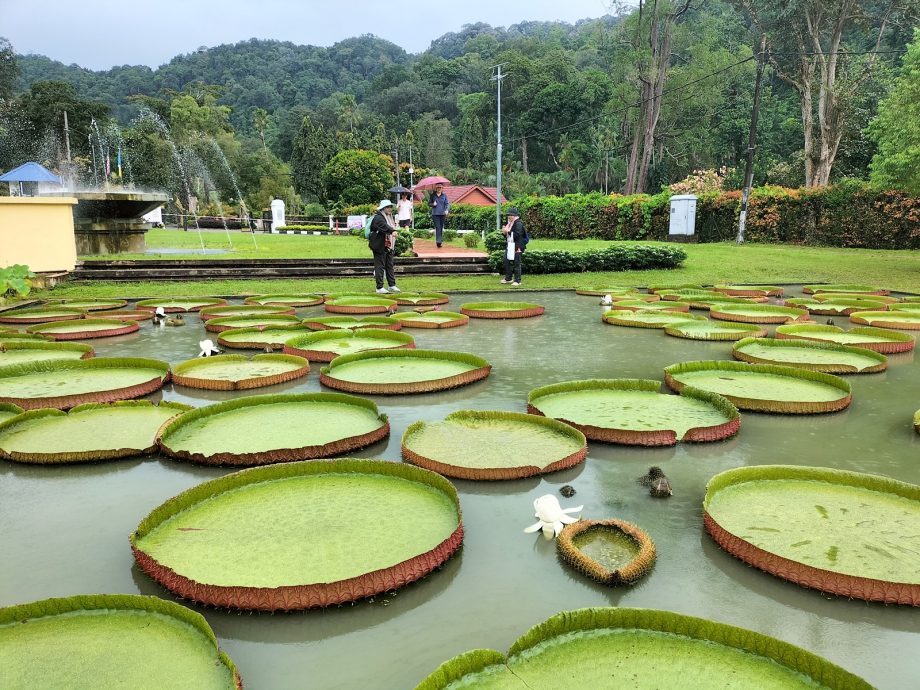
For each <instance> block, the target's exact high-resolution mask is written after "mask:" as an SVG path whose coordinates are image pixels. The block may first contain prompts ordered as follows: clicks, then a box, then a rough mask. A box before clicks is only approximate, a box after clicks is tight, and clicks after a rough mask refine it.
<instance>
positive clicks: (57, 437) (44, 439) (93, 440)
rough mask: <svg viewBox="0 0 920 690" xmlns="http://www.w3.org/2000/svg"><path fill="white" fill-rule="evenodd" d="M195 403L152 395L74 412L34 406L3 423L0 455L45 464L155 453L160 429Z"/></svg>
mask: <svg viewBox="0 0 920 690" xmlns="http://www.w3.org/2000/svg"><path fill="white" fill-rule="evenodd" d="M191 409H192V408H191V407H189V406H188V405H180V404H179V403H173V402H161V403H160V404H159V405H154V404H153V403H150V402H148V401H146V400H129V401H123V402H116V403H105V404H100V403H89V404H87V405H79V406H77V407H75V408H73V409H72V410H70V412H62V411H61V410H51V409H49V410H32V411H30V412H26V413H25V414H22V415H20V416H19V417H16V418H15V419H12V420H9V421H7V422H5V423H3V424H0V457H2V458H4V459H5V460H14V461H16V462H26V463H34V464H41V465H45V464H47V465H52V464H63V463H71V462H95V461H99V460H113V459H115V458H127V457H131V456H134V455H144V454H146V453H152V452H153V451H154V450H155V449H156V435H157V430H158V429H159V428H160V427H161V426H162V425H163V424H164V423H165V422H167V421H169V420H170V419H172V418H173V417H175V416H177V415H179V414H182V413H183V412H186V411H188V410H191Z"/></svg>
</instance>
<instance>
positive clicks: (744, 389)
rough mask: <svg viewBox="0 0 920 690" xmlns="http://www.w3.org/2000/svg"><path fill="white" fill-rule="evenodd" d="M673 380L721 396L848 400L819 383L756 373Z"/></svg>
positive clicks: (718, 372)
mask: <svg viewBox="0 0 920 690" xmlns="http://www.w3.org/2000/svg"><path fill="white" fill-rule="evenodd" d="M674 378H675V379H677V380H678V381H680V382H681V383H685V384H687V385H688V386H696V387H697V388H702V389H703V390H707V391H712V392H713V393H719V394H720V395H731V396H735V397H738V398H751V399H753V400H783V401H787V402H793V401H795V402H829V401H831V400H840V398H844V397H846V393H845V392H844V391H842V390H841V389H839V388H835V387H834V386H829V385H827V384H826V383H821V382H819V381H808V380H806V379H799V378H793V377H791V376H781V375H779V374H764V373H760V372H753V371H732V370H729V369H724V370H718V369H717V370H709V371H689V372H684V373H681V374H675V375H674Z"/></svg>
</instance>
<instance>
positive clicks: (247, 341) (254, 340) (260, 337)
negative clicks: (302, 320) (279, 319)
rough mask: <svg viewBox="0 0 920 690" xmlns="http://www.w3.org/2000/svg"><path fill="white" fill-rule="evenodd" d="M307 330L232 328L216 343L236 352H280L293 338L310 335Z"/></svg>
mask: <svg viewBox="0 0 920 690" xmlns="http://www.w3.org/2000/svg"><path fill="white" fill-rule="evenodd" d="M312 332H313V331H311V330H310V329H309V328H306V327H305V326H303V325H302V324H301V325H295V326H268V327H267V328H234V329H231V330H229V331H223V332H221V333H220V334H219V335H218V336H217V342H218V343H219V344H221V345H223V346H224V347H230V348H234V349H238V350H280V349H281V348H283V347H284V345H285V343H288V342H290V341H291V340H293V339H294V338H299V337H300V336H302V335H308V334H309V333H312Z"/></svg>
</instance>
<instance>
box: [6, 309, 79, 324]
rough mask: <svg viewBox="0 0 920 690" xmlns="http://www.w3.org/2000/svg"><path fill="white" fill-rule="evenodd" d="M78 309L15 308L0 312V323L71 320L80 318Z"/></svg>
mask: <svg viewBox="0 0 920 690" xmlns="http://www.w3.org/2000/svg"><path fill="white" fill-rule="evenodd" d="M82 318H83V311H81V310H80V309H65V308H64V307H41V308H36V309H16V310H15V311H5V312H3V313H0V323H51V322H52V321H71V320H73V319H82Z"/></svg>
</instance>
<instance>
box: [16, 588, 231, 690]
mask: <svg viewBox="0 0 920 690" xmlns="http://www.w3.org/2000/svg"><path fill="white" fill-rule="evenodd" d="M0 679H2V680H3V686H4V687H5V688H8V690H14V689H18V688H67V689H68V690H97V689H98V688H137V689H140V688H149V689H150V690H153V689H154V688H196V690H233V689H236V690H240V689H241V688H242V687H243V684H242V681H241V680H240V676H239V674H238V673H237V670H236V666H234V664H233V661H231V660H230V657H228V656H227V655H226V654H225V653H224V652H222V651H221V650H220V649H219V648H218V646H217V638H216V637H214V631H213V630H211V627H210V626H209V625H208V623H207V621H206V620H205V619H204V617H203V616H201V614H198V613H195V612H194V611H192V610H190V609H188V608H186V607H184V606H180V605H179V604H174V603H173V602H171V601H166V600H164V599H160V598H159V597H142V596H137V595H132V594H93V595H82V596H75V597H67V598H66V599H45V600H43V601H34V602H31V603H29V604H21V605H19V606H9V607H7V608H2V609H0Z"/></svg>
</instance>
